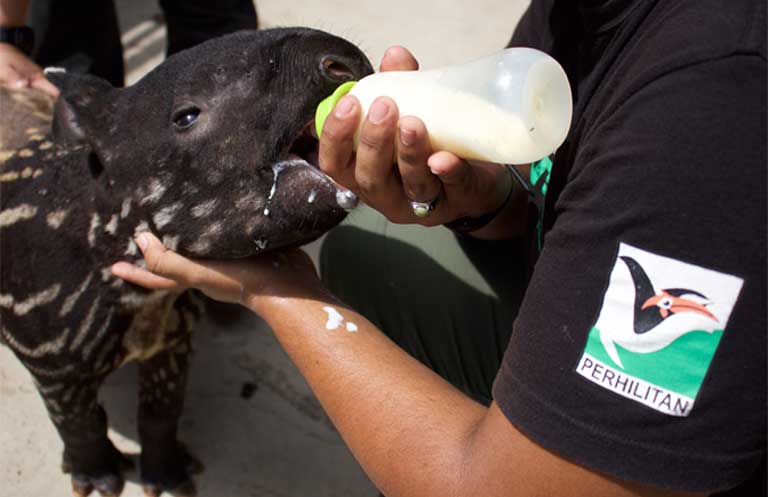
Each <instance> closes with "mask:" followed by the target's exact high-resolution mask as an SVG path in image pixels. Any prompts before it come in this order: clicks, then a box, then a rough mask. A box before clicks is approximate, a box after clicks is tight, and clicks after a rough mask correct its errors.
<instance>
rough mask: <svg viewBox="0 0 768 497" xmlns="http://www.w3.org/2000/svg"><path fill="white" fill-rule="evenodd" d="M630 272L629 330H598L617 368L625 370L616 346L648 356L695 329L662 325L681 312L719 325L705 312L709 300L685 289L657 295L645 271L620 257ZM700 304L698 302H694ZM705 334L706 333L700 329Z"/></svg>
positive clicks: (619, 328)
mask: <svg viewBox="0 0 768 497" xmlns="http://www.w3.org/2000/svg"><path fill="white" fill-rule="evenodd" d="M619 258H620V259H621V260H622V261H624V264H626V266H627V268H628V269H629V274H630V275H631V276H632V282H633V283H634V286H635V301H634V312H633V318H632V329H631V330H628V329H621V328H623V327H617V328H618V329H601V330H600V340H601V342H602V343H603V346H604V347H605V350H606V351H607V352H608V355H609V356H610V357H611V359H613V361H614V362H615V363H616V364H618V365H619V366H620V367H622V368H623V367H624V366H623V364H622V362H621V359H620V358H619V354H618V351H617V350H616V345H615V344H616V343H618V344H619V345H621V346H622V347H624V348H625V349H627V350H629V351H632V352H636V353H642V354H647V353H650V352H656V351H657V350H661V349H663V348H665V347H667V346H668V345H669V344H670V343H672V342H673V341H675V340H677V339H678V338H680V337H681V336H682V335H684V334H686V333H690V332H691V331H694V329H686V328H684V327H683V328H681V327H677V326H664V325H663V324H664V322H665V321H666V320H667V319H668V318H670V317H671V316H674V315H676V314H680V313H696V314H699V315H701V316H705V317H706V318H707V319H711V320H714V321H715V322H719V321H718V319H717V317H716V316H715V315H714V314H712V313H711V312H710V311H709V310H708V309H707V305H708V302H707V301H708V298H707V297H706V296H705V295H703V294H701V293H699V292H697V291H695V290H689V289H687V288H666V289H663V290H661V291H659V292H657V291H656V290H655V289H654V288H653V285H652V284H651V280H650V279H649V278H648V275H647V274H645V270H644V269H643V268H642V266H640V264H639V263H638V262H637V261H636V260H635V259H633V258H632V257H627V256H620V257H619ZM694 298H695V299H697V300H700V302H697V300H694ZM703 328H704V331H709V332H711V331H710V330H708V329H707V328H709V327H703Z"/></svg>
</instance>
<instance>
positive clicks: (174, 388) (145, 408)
mask: <svg viewBox="0 0 768 497" xmlns="http://www.w3.org/2000/svg"><path fill="white" fill-rule="evenodd" d="M189 358H190V346H189V339H188V338H185V339H184V340H183V341H182V342H181V343H180V344H179V345H177V346H175V347H174V348H172V349H168V350H165V351H163V352H161V353H159V354H156V355H155V356H153V357H152V358H150V359H147V360H145V361H143V362H141V364H140V366H139V375H140V378H139V436H140V438H141V479H142V482H143V485H144V492H145V493H146V494H147V495H148V496H157V495H160V494H161V493H162V492H163V491H173V493H174V495H178V496H183V497H187V496H192V495H194V494H195V485H194V483H193V481H192V480H191V478H190V475H191V474H194V473H199V472H200V471H202V464H201V463H200V462H199V461H198V460H197V459H196V458H195V457H193V456H192V455H191V454H190V453H189V452H187V450H186V448H185V447H184V446H183V445H182V444H181V443H180V442H179V441H178V440H177V438H176V434H177V428H178V422H179V417H180V416H181V411H182V407H183V404H184V393H185V386H186V381H187V370H188V364H189Z"/></svg>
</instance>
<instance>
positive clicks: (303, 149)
mask: <svg viewBox="0 0 768 497" xmlns="http://www.w3.org/2000/svg"><path fill="white" fill-rule="evenodd" d="M319 149H320V142H319V140H318V138H317V131H315V121H314V120H312V121H310V122H309V123H307V124H306V125H305V126H304V127H303V128H302V129H301V131H299V134H298V135H297V136H296V138H294V139H293V142H292V143H291V144H290V146H289V147H288V157H287V158H288V159H289V160H291V159H297V158H298V159H302V160H304V161H305V162H307V163H308V164H309V165H311V166H313V167H315V168H317V169H320V161H319Z"/></svg>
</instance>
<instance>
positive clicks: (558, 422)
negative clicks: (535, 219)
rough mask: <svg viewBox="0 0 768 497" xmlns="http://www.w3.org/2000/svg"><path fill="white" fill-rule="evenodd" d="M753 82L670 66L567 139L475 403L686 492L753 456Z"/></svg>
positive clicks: (756, 420) (743, 59)
mask: <svg viewBox="0 0 768 497" xmlns="http://www.w3.org/2000/svg"><path fill="white" fill-rule="evenodd" d="M765 74H766V66H765V59H763V58H760V57H756V56H749V55H737V56H731V57H728V58H724V59H720V60H716V61H709V62H706V63H700V64H695V65H691V66H689V67H686V68H683V69H679V70H677V71H674V72H672V73H669V74H666V75H663V76H661V77H659V78H657V79H656V80H654V81H652V82H651V83H649V84H646V85H644V86H642V87H641V88H640V89H638V90H636V91H634V92H632V93H631V94H628V95H626V99H625V100H624V101H623V103H621V105H618V106H617V107H616V108H615V109H613V110H612V112H611V114H610V115H609V116H604V117H603V118H602V120H601V122H600V124H599V125H596V126H594V127H592V128H590V129H588V131H587V132H586V134H585V135H584V136H583V138H582V142H581V145H580V148H579V151H578V153H577V155H576V158H575V162H574V167H573V168H572V170H571V172H570V175H569V177H568V180H567V184H566V186H565V188H564V189H563V190H562V192H561V194H560V196H559V198H558V200H557V203H556V205H555V210H556V213H557V220H556V221H555V223H554V225H553V227H552V229H551V230H550V231H549V232H548V233H547V234H546V237H545V239H544V245H543V250H542V253H541V256H540V258H539V260H538V262H537V264H536V267H535V270H534V273H533V276H532V280H531V283H530V285H529V288H528V290H527V292H526V296H525V299H524V302H523V304H522V308H521V311H520V314H519V316H518V318H517V320H516V323H515V331H514V333H513V334H512V338H511V341H510V344H509V347H508V349H507V351H506V354H505V357H504V360H503V364H502V368H501V370H500V372H499V374H498V376H497V378H496V381H495V384H494V390H493V393H494V399H495V401H496V402H497V403H498V405H499V406H500V408H501V410H502V411H503V412H504V413H505V415H506V416H507V418H508V419H509V420H510V422H511V423H513V424H514V425H515V427H516V428H517V429H519V430H521V431H522V432H523V433H525V434H526V435H527V436H528V437H530V438H531V439H532V440H533V441H535V442H536V443H538V444H539V445H541V446H543V447H545V448H547V449H549V450H551V451H553V452H555V453H557V454H559V455H561V456H562V457H565V458H567V459H569V460H571V461H573V462H575V463H577V464H581V465H584V466H586V467H589V468H592V469H594V470H597V471H600V472H603V473H606V474H609V475H612V476H615V477H617V478H620V479H625V480H631V481H638V482H643V483H646V484H651V485H657V486H662V487H668V488H676V489H681V490H690V491H710V492H711V491H715V490H719V489H724V488H730V487H733V486H735V485H736V484H738V483H739V482H741V481H743V480H745V479H746V478H747V477H749V475H750V474H751V473H752V472H753V471H754V470H755V468H756V467H757V465H758V464H760V462H761V459H762V458H764V457H765V447H766V428H765V419H766V318H765V317H766V313H765V303H766V261H765V259H766V139H765V133H766V124H765V119H766V96H765V85H766V81H765ZM554 167H555V168H557V164H555V165H554Z"/></svg>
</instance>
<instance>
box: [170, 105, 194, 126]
mask: <svg viewBox="0 0 768 497" xmlns="http://www.w3.org/2000/svg"><path fill="white" fill-rule="evenodd" d="M199 115H200V109H198V108H197V107H185V108H183V109H181V110H179V111H178V112H176V113H175V114H174V115H173V125H174V126H175V127H176V129H177V130H185V129H188V128H190V127H191V126H192V125H193V124H195V121H197V118H198V116H199Z"/></svg>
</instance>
